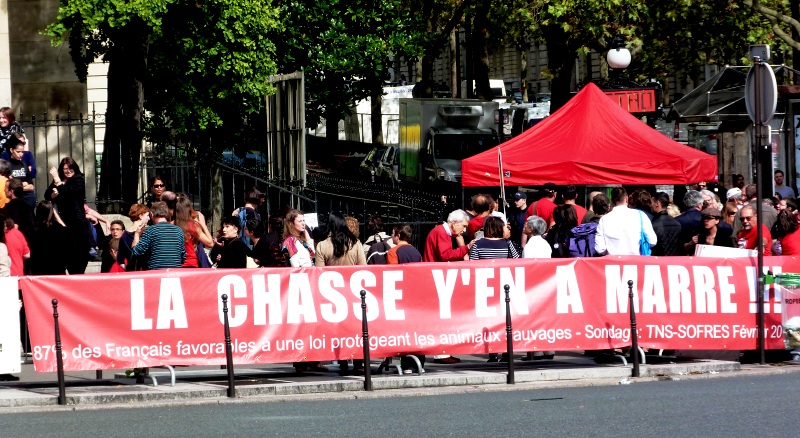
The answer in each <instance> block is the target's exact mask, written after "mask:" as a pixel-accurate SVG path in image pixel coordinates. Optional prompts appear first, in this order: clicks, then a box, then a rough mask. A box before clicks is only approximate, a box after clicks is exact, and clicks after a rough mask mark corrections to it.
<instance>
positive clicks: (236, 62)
mask: <svg viewBox="0 0 800 438" xmlns="http://www.w3.org/2000/svg"><path fill="white" fill-rule="evenodd" d="M162 23H163V25H162V28H161V31H160V33H159V36H158V39H157V40H156V41H154V42H153V43H152V44H151V51H150V53H149V57H148V58H149V59H148V77H147V83H146V87H145V107H146V109H147V110H148V112H149V113H151V114H152V116H151V120H150V123H149V124H148V126H147V128H148V129H146V134H147V137H148V139H149V140H151V141H154V142H156V143H159V144H176V143H178V144H181V145H183V146H184V147H185V148H189V149H191V150H192V151H194V152H197V153H198V154H200V155H203V154H204V153H210V154H211V155H212V156H217V155H218V154H219V153H220V152H221V150H222V149H224V148H226V147H230V146H231V143H233V142H234V140H235V139H236V137H237V136H239V135H240V134H247V131H248V130H251V129H258V128H259V127H261V126H262V124H261V123H259V121H260V120H261V119H262V117H261V113H262V111H261V110H262V109H263V106H264V104H263V102H264V97H265V96H266V95H267V94H268V93H271V92H272V91H273V90H272V88H271V87H270V85H269V76H270V75H273V74H275V73H276V72H277V63H276V61H275V45H274V44H273V42H272V41H273V40H274V39H275V38H276V36H277V35H278V33H279V31H280V28H281V23H280V21H279V17H278V10H277V8H275V7H272V6H271V5H269V3H267V2H264V1H263V0H209V1H205V2H203V3H195V2H181V3H176V4H173V5H171V6H170V7H169V8H168V10H167V12H166V13H165V14H164V16H163V18H162ZM209 142H210V144H209Z"/></svg>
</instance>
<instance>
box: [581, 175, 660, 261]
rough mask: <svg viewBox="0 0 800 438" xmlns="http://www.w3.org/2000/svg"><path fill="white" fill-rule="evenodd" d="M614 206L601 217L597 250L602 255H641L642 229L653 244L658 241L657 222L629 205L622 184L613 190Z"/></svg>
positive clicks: (595, 246) (596, 241) (598, 227)
mask: <svg viewBox="0 0 800 438" xmlns="http://www.w3.org/2000/svg"><path fill="white" fill-rule="evenodd" d="M611 202H612V203H613V204H614V208H613V209H612V210H611V211H610V212H608V213H607V214H606V215H604V216H603V217H602V218H600V223H599V224H598V225H597V235H596V236H595V240H594V249H595V252H596V253H597V254H598V255H605V254H610V255H640V254H639V239H640V238H641V232H642V231H644V233H645V234H646V235H647V240H649V241H650V246H653V245H655V244H656V243H657V240H656V239H657V238H656V233H655V232H654V231H653V224H652V223H651V222H650V220H649V219H648V218H647V216H645V214H644V213H642V212H641V211H639V210H636V209H631V208H628V193H627V192H626V191H625V189H624V188H622V187H615V188H614V189H612V190H611Z"/></svg>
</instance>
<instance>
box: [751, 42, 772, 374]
mask: <svg viewBox="0 0 800 438" xmlns="http://www.w3.org/2000/svg"><path fill="white" fill-rule="evenodd" d="M750 54H751V59H752V60H753V67H752V68H751V69H750V73H748V74H747V80H746V82H745V104H746V106H747V113H748V115H749V116H750V119H751V120H752V121H753V136H754V141H753V143H754V144H755V154H756V157H755V158H756V159H755V163H756V166H755V167H756V168H755V180H756V226H757V227H758V229H757V230H756V233H757V234H756V240H757V243H756V249H757V251H758V262H757V270H758V275H756V290H757V291H758V292H756V294H757V297H758V298H757V300H758V303H757V305H758V351H759V355H760V358H761V364H762V365H763V364H765V363H766V357H765V350H766V339H765V333H764V329H765V321H764V236H763V232H762V227H763V223H764V222H763V205H762V197H763V194H764V193H766V191H765V190H766V188H767V186H771V184H770V181H769V179H768V178H769V176H770V175H769V174H770V173H771V172H763V169H762V168H761V167H762V162H764V160H766V157H765V156H766V152H767V151H769V146H770V145H769V142H768V141H765V138H768V137H769V131H767V129H769V125H768V123H769V120H770V119H772V116H773V115H774V114H775V108H776V106H777V103H778V86H777V82H776V81H775V73H774V72H773V71H772V67H770V65H769V64H767V63H766V61H769V46H768V45H753V46H750ZM765 131H766V134H765ZM767 161H769V160H767Z"/></svg>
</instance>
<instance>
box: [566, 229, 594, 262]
mask: <svg viewBox="0 0 800 438" xmlns="http://www.w3.org/2000/svg"><path fill="white" fill-rule="evenodd" d="M596 235H597V222H588V223H585V224H581V225H578V226H577V227H575V228H573V229H571V230H570V237H569V239H568V245H569V255H570V257H594V238H595V236H596Z"/></svg>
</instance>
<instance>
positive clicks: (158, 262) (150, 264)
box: [133, 222, 186, 270]
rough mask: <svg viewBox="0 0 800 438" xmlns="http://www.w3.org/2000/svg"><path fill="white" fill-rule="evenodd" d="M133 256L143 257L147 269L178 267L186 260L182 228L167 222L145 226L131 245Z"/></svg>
mask: <svg viewBox="0 0 800 438" xmlns="http://www.w3.org/2000/svg"><path fill="white" fill-rule="evenodd" d="M133 257H141V258H143V259H144V260H145V261H146V264H147V269H148V270H152V269H166V268H180V267H181V265H182V264H183V262H184V260H186V245H185V243H184V239H183V230H181V228H180V227H178V226H177V225H172V224H170V223H167V222H159V223H157V224H155V225H152V226H149V227H147V229H146V230H144V233H142V237H140V238H139V243H138V244H136V246H134V247H133Z"/></svg>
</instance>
